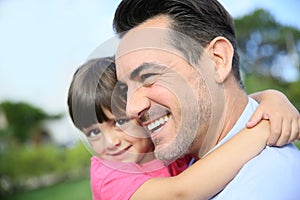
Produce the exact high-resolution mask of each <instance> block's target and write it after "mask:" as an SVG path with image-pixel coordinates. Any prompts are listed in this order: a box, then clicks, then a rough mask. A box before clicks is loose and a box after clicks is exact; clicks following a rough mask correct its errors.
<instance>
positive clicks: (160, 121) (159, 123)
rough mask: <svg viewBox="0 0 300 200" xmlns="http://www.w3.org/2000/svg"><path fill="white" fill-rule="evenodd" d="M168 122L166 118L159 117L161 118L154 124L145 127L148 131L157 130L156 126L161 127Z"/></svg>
mask: <svg viewBox="0 0 300 200" xmlns="http://www.w3.org/2000/svg"><path fill="white" fill-rule="evenodd" d="M168 120H169V117H168V116H164V117H161V118H159V119H157V120H155V121H154V122H152V123H151V124H149V125H148V126H147V128H148V130H149V131H152V130H153V129H155V128H157V127H158V126H160V125H163V124H164V123H165V122H167V121H168Z"/></svg>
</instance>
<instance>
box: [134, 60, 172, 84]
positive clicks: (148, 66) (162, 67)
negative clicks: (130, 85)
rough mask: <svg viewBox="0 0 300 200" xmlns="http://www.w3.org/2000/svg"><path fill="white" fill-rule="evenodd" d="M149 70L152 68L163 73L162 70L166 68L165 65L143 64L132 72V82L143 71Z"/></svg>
mask: <svg viewBox="0 0 300 200" xmlns="http://www.w3.org/2000/svg"><path fill="white" fill-rule="evenodd" d="M149 68H151V70H153V69H154V70H160V71H161V70H162V69H165V68H166V67H165V66H164V65H161V64H157V63H154V62H149V63H143V64H141V65H140V66H138V67H137V68H136V69H134V70H133V71H132V72H131V74H130V79H131V80H133V79H135V78H136V77H137V76H138V75H139V74H140V73H141V72H142V71H144V70H147V69H149Z"/></svg>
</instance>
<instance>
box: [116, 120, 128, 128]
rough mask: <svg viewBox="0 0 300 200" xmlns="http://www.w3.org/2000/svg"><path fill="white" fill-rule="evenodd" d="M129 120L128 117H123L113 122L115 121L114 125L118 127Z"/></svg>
mask: <svg viewBox="0 0 300 200" xmlns="http://www.w3.org/2000/svg"><path fill="white" fill-rule="evenodd" d="M129 121H130V119H129V118H123V119H118V120H116V121H115V122H116V126H117V127H119V128H120V127H121V126H122V125H124V124H126V123H127V122H129Z"/></svg>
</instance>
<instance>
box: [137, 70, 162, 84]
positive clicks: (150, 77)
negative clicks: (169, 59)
mask: <svg viewBox="0 0 300 200" xmlns="http://www.w3.org/2000/svg"><path fill="white" fill-rule="evenodd" d="M158 75H159V74H157V73H147V74H143V75H141V77H140V78H141V82H142V83H143V85H144V86H150V85H152V84H153V83H154V82H155V81H156V80H157V77H158Z"/></svg>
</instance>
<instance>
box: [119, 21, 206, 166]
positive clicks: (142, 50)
mask: <svg viewBox="0 0 300 200" xmlns="http://www.w3.org/2000/svg"><path fill="white" fill-rule="evenodd" d="M156 21H157V20H154V22H151V21H150V23H149V24H147V23H145V24H143V25H142V26H141V27H137V28H135V29H132V30H131V31H129V32H128V33H127V34H126V35H125V37H124V38H123V39H122V41H121V44H120V47H119V50H118V54H117V56H116V66H117V77H118V80H119V81H120V82H121V88H122V89H123V90H125V91H127V107H126V111H127V114H128V116H130V117H134V118H138V120H139V121H140V122H141V123H142V125H143V126H144V127H145V128H146V130H147V131H148V133H149V134H150V137H151V139H152V141H153V142H154V145H155V155H156V156H157V157H158V158H159V159H161V160H173V159H177V158H178V157H180V156H182V155H183V154H185V153H191V151H194V148H195V149H196V150H199V149H200V147H201V144H202V142H203V140H204V137H205V134H202V133H206V132H207V130H208V126H209V122H210V117H211V98H210V93H209V91H208V88H207V85H206V81H205V80H204V79H203V77H202V74H201V72H200V71H199V70H198V69H197V67H194V66H191V64H189V62H188V61H187V60H186V59H184V58H183V56H181V55H180V53H179V52H178V50H175V49H174V48H173V47H171V46H170V45H168V44H167V43H166V41H165V39H164V38H165V37H167V36H166V35H167V32H166V31H165V30H162V29H160V30H161V32H160V30H159V29H157V28H156V30H155V29H146V30H145V29H143V28H148V27H147V25H149V27H152V25H153V23H155V22H156ZM158 23H160V24H159V25H158V26H160V25H162V26H166V25H164V24H163V23H162V22H161V21H158ZM140 28H141V29H140ZM160 28H164V27H160ZM142 38H144V39H145V40H143V39H142ZM194 153H198V152H194Z"/></svg>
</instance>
